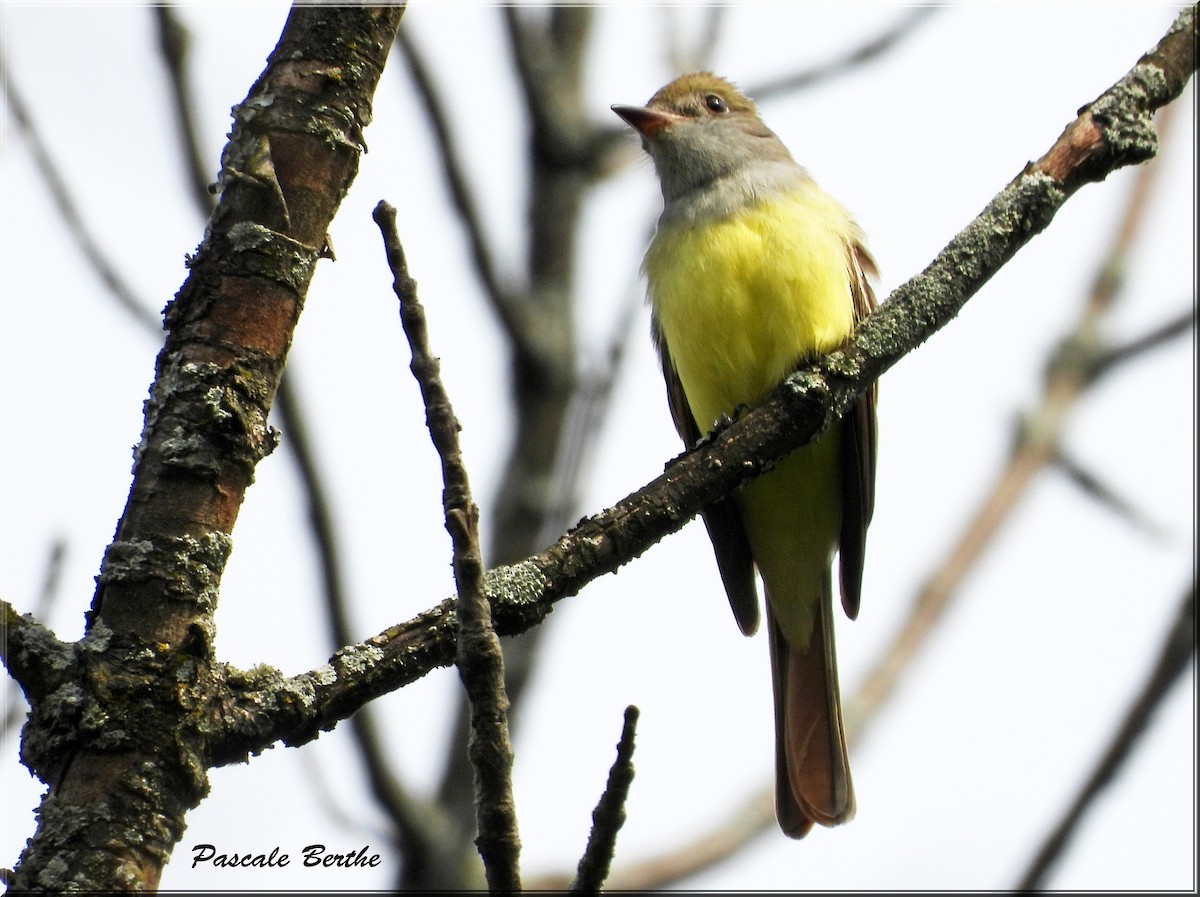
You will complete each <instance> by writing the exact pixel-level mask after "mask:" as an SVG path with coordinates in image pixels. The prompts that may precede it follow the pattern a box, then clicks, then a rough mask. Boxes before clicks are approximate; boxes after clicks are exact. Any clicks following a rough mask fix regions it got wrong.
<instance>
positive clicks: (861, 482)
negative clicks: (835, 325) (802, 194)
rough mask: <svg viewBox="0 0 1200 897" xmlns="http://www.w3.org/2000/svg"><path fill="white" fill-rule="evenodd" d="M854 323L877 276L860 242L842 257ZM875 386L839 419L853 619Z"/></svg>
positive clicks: (870, 498)
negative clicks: (872, 281)
mask: <svg viewBox="0 0 1200 897" xmlns="http://www.w3.org/2000/svg"><path fill="white" fill-rule="evenodd" d="M847 264H848V267H849V274H850V292H851V296H852V297H853V300H854V324H855V326H857V325H858V322H859V321H861V320H862V319H863V318H864V317H866V316H867V315H868V314H870V313H871V312H872V311H874V309H875V307H876V304H877V303H876V301H875V292H874V290H873V289H872V288H871V283H870V279H871V278H876V277H878V273H879V272H878V270H877V269H876V267H875V260H874V259H872V258H871V255H870V253H869V252H867V250H866V248H865V247H863V245H862V244H861V243H855V244H853V245H852V246H851V247H850V250H849V254H848V261H847ZM877 399H878V384H876V383H872V384H871V386H870V388H869V389H867V391H866V392H864V393H863V394H862V395H861V396H860V397H859V399H858V402H857V403H856V404H855V406H854V407H853V408H851V409H850V410H849V411H848V412H847V413H846V416H845V417H844V418H843V419H842V427H843V428H844V429H843V432H842V532H841V538H840V540H839V546H838V557H839V562H840V574H841V586H842V608H843V609H844V610H845V611H846V615H847V616H848V617H850V619H852V620H853V619H854V618H855V617H857V616H858V606H859V601H860V598H861V594H862V573H863V557H864V553H865V551H866V542H867V526H868V525H869V524H870V522H871V516H872V515H873V514H874V512H875V451H876V442H877V434H876V422H875V405H876V402H877Z"/></svg>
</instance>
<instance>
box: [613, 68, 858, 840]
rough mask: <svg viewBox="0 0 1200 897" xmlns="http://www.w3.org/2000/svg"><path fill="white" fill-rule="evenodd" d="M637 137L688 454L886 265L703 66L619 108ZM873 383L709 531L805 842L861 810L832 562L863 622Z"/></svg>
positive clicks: (663, 327) (652, 290) (784, 801)
mask: <svg viewBox="0 0 1200 897" xmlns="http://www.w3.org/2000/svg"><path fill="white" fill-rule="evenodd" d="M612 109H613V111H614V112H616V113H617V114H618V115H619V116H621V118H623V119H624V120H625V121H626V122H627V123H628V124H629V125H630V126H631V127H633V128H634V130H636V131H637V132H638V133H639V134H640V135H641V137H642V145H643V147H644V148H645V150H646V151H647V152H648V153H649V154H650V157H651V158H652V159H653V160H654V167H655V169H656V171H657V173H658V178H659V181H660V183H661V186H662V194H663V201H664V205H663V211H662V215H661V217H660V218H659V219H658V228H657V230H656V231H655V234H654V238H653V240H652V241H651V243H650V247H649V249H648V250H647V251H646V257H645V260H644V261H643V263H642V270H643V272H644V273H645V275H646V279H647V282H648V284H649V299H650V305H651V309H652V322H653V324H652V326H653V336H654V342H655V345H656V346H657V348H658V352H659V357H660V359H661V361H662V369H663V376H664V377H665V378H666V382H667V399H668V404H669V405H670V409H671V416H672V418H673V419H674V421H675V428H676V429H677V430H678V431H679V435H680V437H681V438H682V439H683V440H684V442H685V443H686V444H688V445H692V444H694V443H695V442H696V440H697V439H699V438H700V436H701V435H702V434H703V433H706V432H708V431H709V430H711V429H712V427H713V425H714V424H716V423H717V421H718V420H719V419H720V418H721V417H722V415H727V414H732V413H734V412H735V410H736V409H737V408H738V406H741V405H753V404H754V403H756V402H758V401H760V400H761V399H762V398H763V397H764V396H765V395H766V393H767V392H769V391H770V390H771V388H772V387H774V386H775V385H777V384H778V383H779V382H780V381H781V380H782V379H783V378H784V377H785V376H787V375H788V374H789V373H791V372H792V371H793V370H795V368H796V367H797V366H798V365H799V364H801V363H803V362H804V361H805V360H808V359H812V358H814V357H816V356H819V355H821V354H823V353H826V352H829V351H831V350H832V349H834V348H835V347H837V346H838V345H839V344H840V343H841V342H843V341H844V340H845V339H846V338H847V337H848V336H849V335H850V333H851V332H852V331H853V329H854V326H855V324H856V323H857V322H858V321H859V319H861V318H862V317H863V316H864V315H866V314H867V313H868V312H869V311H870V310H871V309H873V308H874V307H875V297H874V294H873V292H872V289H871V286H870V284H869V283H868V281H867V277H868V275H870V276H874V275H875V273H876V272H875V264H874V262H873V261H872V259H871V256H870V255H869V253H868V252H867V250H866V249H865V248H864V246H863V235H862V232H861V231H860V230H859V228H858V225H857V224H855V222H854V220H853V219H852V218H851V217H850V215H849V213H847V212H846V210H845V209H844V208H843V207H842V206H841V205H840V204H839V203H838V202H837V201H836V200H834V199H833V198H831V197H830V196H829V195H828V194H826V193H824V192H823V191H822V190H821V189H820V188H819V187H818V186H817V185H816V184H815V183H814V182H813V180H812V179H811V178H810V177H809V175H808V173H807V172H806V171H805V170H804V169H803V168H801V167H800V166H799V165H798V164H796V162H795V160H794V159H793V158H792V156H791V154H790V153H789V152H788V150H787V148H786V147H785V146H784V145H783V143H782V142H781V141H780V139H779V138H778V137H777V136H776V135H775V134H774V132H772V131H771V130H770V129H769V128H768V127H767V126H766V125H765V124H763V122H762V119H760V118H759V116H758V111H757V109H756V108H755V105H754V103H753V101H751V100H750V99H748V98H747V97H745V96H743V95H742V94H741V93H740V92H739V91H738V90H737V88H735V87H734V86H733V85H732V84H730V83H729V82H728V81H725V80H724V79H722V78H718V77H716V76H715V75H712V74H709V73H707V72H702V73H697V74H691V75H684V76H683V77H681V78H678V79H676V80H675V81H672V82H671V83H670V84H668V85H667V86H666V87H664V88H662V89H661V90H660V91H658V93H656V94H655V95H654V96H653V97H651V98H650V102H649V103H647V104H646V105H645V106H613V107H612ZM875 432H876V431H875V388H874V387H872V388H871V390H869V391H868V392H867V393H866V394H865V395H864V396H863V397H862V399H861V400H860V401H859V402H858V404H857V406H856V407H855V408H852V409H851V410H850V411H849V413H848V414H847V415H846V416H845V417H844V418H843V419H842V420H841V421H840V423H839V424H838V425H836V426H834V427H833V428H832V429H831V430H829V431H828V432H826V433H825V434H824V435H823V436H822V437H821V438H820V439H819V440H817V441H816V442H814V443H812V444H810V445H807V446H804V447H803V448H800V449H798V450H797V451H796V452H794V453H793V454H791V455H789V456H788V457H786V458H784V459H783V460H782V461H780V462H779V463H778V464H777V465H776V466H775V467H774V469H773V470H772V471H770V472H769V473H766V474H764V475H763V476H761V477H759V478H758V479H757V480H754V481H752V482H751V483H749V484H747V486H746V487H745V488H744V489H743V490H742V491H741V492H740V493H738V494H737V495H735V496H734V497H733V498H731V499H725V500H723V501H721V502H719V503H717V504H715V505H712V506H710V507H709V508H707V509H706V510H705V511H704V513H703V517H704V522H705V525H706V526H707V528H708V534H709V538H710V539H711V540H712V543H713V548H714V550H715V552H716V558H717V565H718V567H719V569H720V573H721V579H722V581H723V582H724V585H725V591H726V593H727V594H728V596H729V602H730V604H731V606H732V607H733V614H734V617H735V618H736V619H737V622H738V625H739V626H740V627H741V630H742V632H743V633H745V634H746V635H751V634H753V633H754V631H755V630H756V629H757V628H758V619H759V616H758V615H759V610H758V595H757V593H756V590H755V585H754V568H755V567H757V568H758V572H759V574H760V575H761V576H762V580H763V585H764V588H765V591H766V596H767V636H768V640H769V642H770V650H771V674H772V679H773V684H774V693H775V763H776V788H775V812H776V816H777V818H778V820H779V825H780V827H781V828H782V829H783V831H784V832H785V833H786V834H787V835H789V836H791V837H793V838H801V837H803V836H804V835H805V834H807V833H808V831H809V829H811V828H812V824H813V823H814V822H819V823H820V824H821V825H837V824H838V823H842V822H846V821H847V820H849V819H850V818H851V817H852V816H853V815H854V806H855V805H854V790H853V787H852V785H851V782H850V767H849V762H848V759H847V756H846V739H845V733H844V730H843V725H842V710H841V699H840V697H839V693H838V678H837V661H836V655H835V652H834V642H833V584H832V566H833V558H834V554H835V552H836V553H837V554H838V557H839V563H840V579H841V596H842V607H843V608H844V609H845V611H846V614H847V615H848V616H849V617H850V618H851V619H853V618H854V617H855V616H856V615H857V614H858V606H859V593H860V590H861V585H862V569H863V552H864V545H865V541H866V531H867V525H868V523H870V520H871V514H872V510H873V506H874V489H875V443H876V435H875Z"/></svg>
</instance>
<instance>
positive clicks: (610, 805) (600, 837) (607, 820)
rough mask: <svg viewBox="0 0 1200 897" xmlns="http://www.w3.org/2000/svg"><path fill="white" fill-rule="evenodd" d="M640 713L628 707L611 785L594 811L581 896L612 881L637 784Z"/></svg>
mask: <svg viewBox="0 0 1200 897" xmlns="http://www.w3.org/2000/svg"><path fill="white" fill-rule="evenodd" d="M639 714H640V711H639V710H638V709H637V708H636V707H634V706H632V705H631V706H629V707H626V708H625V725H624V726H622V728H621V740H620V741H618V742H617V759H616V760H614V761H613V765H612V769H610V770H609V772H608V784H607V785H606V786H605V787H604V793H603V794H602V795H601V796H600V802H599V803H598V804H596V809H595V810H594V811H593V812H592V832H591V835H589V837H588V843H587V848H586V849H585V850H584V852H583V857H582V858H581V859H580V860H579V869H578V872H577V874H576V876H575V881H574V882H573V883H572V885H571V890H572V891H575V892H581V893H587V894H590V893H598V892H599V891H600V890H601V889H602V888H603V887H604V881H605V879H606V878H608V870H609V867H610V866H611V865H612V859H613V853H614V852H615V851H616V849H617V832H619V831H620V830H621V826H622V825H624V824H625V801H626V800H628V799H629V786H630V785H632V784H633V738H634V735H635V733H636V732H637V721H638V715H639Z"/></svg>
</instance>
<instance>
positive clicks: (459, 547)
mask: <svg viewBox="0 0 1200 897" xmlns="http://www.w3.org/2000/svg"><path fill="white" fill-rule="evenodd" d="M374 217H375V221H376V223H377V224H378V225H379V229H380V231H381V232H382V233H383V237H384V244H385V246H386V249H387V258H388V264H389V266H390V267H391V270H392V275H393V277H394V280H395V283H394V288H395V291H396V295H397V297H399V299H400V320H401V322H402V324H403V326H404V334H405V336H407V337H408V342H409V346H410V347H411V349H412V365H411V368H412V372H413V376H414V377H416V379H417V382H418V383H419V384H420V387H421V397H422V398H423V399H424V402H425V422H426V424H427V426H428V427H429V433H430V436H431V437H432V438H433V444H434V446H435V447H436V448H437V452H438V456H439V457H440V458H441V461H442V478H443V481H444V484H445V487H444V489H443V493H442V496H443V498H442V504H443V508H444V511H445V515H446V529H447V530H449V532H450V537H451V540H452V541H453V544H454V580H455V584H456V585H457V587H458V601H457V605H456V609H457V612H458V650H457V654H456V658H455V662H456V664H457V666H458V671H459V676H460V678H461V679H462V682H463V686H464V688H465V690H466V693H467V697H468V698H469V700H470V702H471V740H470V745H469V749H468V752H469V754H470V757H471V762H472V764H473V765H474V767H475V786H476V819H477V822H478V826H479V834H478V836H477V837H476V839H475V844H476V846H477V847H478V848H479V855H480V857H481V858H482V859H483V864H484V870H485V873H486V875H487V880H488V886H489V888H490V890H492V891H493V892H496V891H519V890H520V889H521V875H520V870H519V866H518V860H519V857H520V850H521V841H520V836H519V835H518V832H517V817H516V809H515V804H514V801H513V794H512V764H513V752H512V745H511V744H510V742H509V737H508V717H507V714H508V698H507V697H506V695H505V691H504V660H503V655H502V653H501V651H500V641H499V639H498V638H497V637H496V632H495V629H494V628H493V627H492V612H491V606H490V605H489V604H488V600H487V595H486V592H485V590H484V585H483V558H482V556H481V554H480V551H479V535H478V524H479V508H478V507H477V506H476V505H475V503H474V502H473V501H472V500H471V488H470V483H469V481H468V478H467V470H466V466H465V465H464V464H463V460H462V454H461V452H460V450H459V445H458V431H459V429H460V426H459V423H458V419H457V418H456V417H455V415H454V409H453V407H452V406H451V404H450V398H449V396H448V395H447V394H446V390H445V388H444V387H443V386H442V381H441V376H440V372H439V368H440V365H439V363H438V360H437V358H435V357H434V355H433V353H432V352H431V351H430V350H429V339H428V331H427V328H426V322H425V311H424V309H423V308H422V307H421V304H420V302H419V301H418V299H417V290H416V282H415V281H414V280H413V279H412V277H411V276H409V273H408V266H407V264H406V262H405V259H404V250H403V248H402V246H401V245H400V240H399V237H398V236H397V234H396V210H395V209H394V208H393V207H391V206H389V205H388V204H386V203H383V202H381V203H379V204H378V205H377V206H376V207H375V215H374Z"/></svg>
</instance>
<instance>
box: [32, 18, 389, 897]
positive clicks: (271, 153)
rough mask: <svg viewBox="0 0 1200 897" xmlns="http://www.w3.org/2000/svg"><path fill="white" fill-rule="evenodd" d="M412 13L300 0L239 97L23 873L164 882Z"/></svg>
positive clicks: (202, 763) (60, 883)
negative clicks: (368, 137)
mask: <svg viewBox="0 0 1200 897" xmlns="http://www.w3.org/2000/svg"><path fill="white" fill-rule="evenodd" d="M401 14H402V9H400V8H397V7H388V8H383V9H362V8H357V9H348V10H339V9H331V8H320V9H316V8H312V9H304V8H297V9H294V10H293V11H292V13H291V15H290V16H289V18H288V21H287V24H286V25H285V27H284V31H283V35H282V37H281V39H280V42H279V44H278V45H277V47H276V49H275V51H274V52H273V53H272V55H271V57H270V59H269V61H268V65H267V68H266V70H265V71H264V73H263V75H262V76H261V77H260V79H259V81H258V82H257V83H256V85H255V86H254V88H253V89H252V90H251V93H250V96H249V98H248V99H247V101H246V102H245V103H243V104H242V105H240V106H239V107H237V108H236V110H235V119H236V121H235V125H234V129H233V133H232V136H231V141H230V143H229V145H228V146H227V147H226V151H225V153H224V155H223V157H222V163H223V171H222V186H223V192H222V196H221V200H220V203H219V205H218V208H217V210H216V212H215V213H214V215H213V217H212V219H211V220H210V226H209V229H208V231H207V233H206V236H205V241H204V242H203V243H202V244H201V246H200V249H199V250H198V252H197V254H196V256H195V257H193V258H192V259H191V260H190V264H189V267H190V269H191V270H190V274H189V277H188V280H187V281H186V282H185V283H184V285H183V287H182V288H181V289H180V291H179V293H178V294H177V295H176V297H175V299H174V300H173V301H172V303H171V305H170V306H169V308H168V311H167V314H166V324H167V326H168V328H169V334H168V336H167V340H166V344H165V346H164V348H163V349H162V351H161V353H160V354H159V358H158V366H157V370H156V378H155V382H154V384H153V386H152V387H151V395H150V399H149V401H148V402H147V404H146V423H145V428H144V430H143V435H142V440H141V443H140V444H139V446H138V448H137V450H136V453H135V467H134V480H133V484H132V486H131V489H130V495H129V500H128V503H127V505H126V509H125V512H124V514H123V515H122V517H121V521H120V523H119V524H118V530H117V534H116V537H115V540H114V542H113V543H112V544H111V545H110V546H109V549H108V551H107V552H106V555H105V559H104V563H103V565H102V567H101V573H100V576H99V577H97V584H98V588H97V592H96V596H95V598H94V599H93V604H92V608H91V611H90V612H89V614H88V617H87V631H86V634H85V636H84V639H83V641H82V642H81V643H80V645H81V646H82V647H81V648H80V650H79V659H78V664H77V665H76V666H74V667H73V669H72V674H73V679H72V682H71V683H70V684H69V686H70V687H64V688H61V689H57V690H56V691H55V692H52V693H50V694H48V695H46V696H44V697H43V699H42V700H40V701H36V702H35V703H34V707H33V713H32V716H31V720H30V723H29V724H28V726H27V729H26V735H27V737H26V739H25V747H26V751H25V754H24V755H23V758H22V759H23V760H24V762H25V763H26V764H27V765H28V766H29V767H30V769H31V770H33V771H34V772H35V773H36V774H37V775H38V776H39V777H40V778H42V779H43V780H44V781H46V782H47V783H48V784H49V785H50V789H49V791H48V793H47V795H46V797H45V798H44V799H43V802H42V805H41V807H40V809H39V811H38V812H39V817H40V822H39V826H38V829H37V832H36V833H35V835H34V837H33V838H32V839H30V841H29V843H28V845H27V847H26V849H25V851H24V852H23V853H22V855H21V860H20V862H19V864H18V866H17V868H16V869H15V870H14V887H16V888H18V889H23V890H24V889H35V890H52V891H67V890H84V889H93V890H113V889H153V888H155V887H156V886H157V883H158V881H159V877H160V875H161V872H162V867H163V865H164V864H165V863H166V861H167V858H168V857H169V856H170V852H171V849H172V847H173V846H174V844H175V843H177V842H178V840H179V838H180V837H181V836H182V833H183V826H184V824H183V819H184V816H185V814H186V811H187V810H188V809H190V808H191V807H193V806H195V805H196V803H197V802H198V801H199V800H200V799H201V798H202V796H203V795H204V794H205V793H206V792H207V787H208V785H207V777H206V769H207V758H206V757H205V756H204V750H203V746H204V733H205V732H206V731H207V728H208V725H209V724H210V721H211V719H210V715H209V711H211V710H212V707H211V706H210V704H209V700H210V699H212V698H213V697H214V693H213V692H212V691H210V690H209V689H210V686H212V685H213V683H214V681H216V680H215V677H213V675H212V672H213V667H212V658H213V648H212V634H213V626H212V616H213V613H214V611H215V608H216V600H217V594H218V586H219V583H220V579H221V575H222V572H223V570H224V564H225V560H226V558H227V557H228V553H229V548H230V545H231V541H230V535H229V534H230V532H231V530H232V527H233V524H234V521H235V520H236V518H237V514H238V510H239V509H240V506H241V502H242V499H243V496H244V494H245V489H246V487H247V486H248V485H249V482H250V480H251V478H252V475H253V470H254V466H255V464H256V463H257V461H258V460H259V459H260V458H262V457H263V456H264V455H265V454H266V453H267V452H269V451H270V450H271V448H272V447H273V444H274V435H273V433H272V431H271V430H270V429H269V428H268V427H267V425H266V417H267V413H268V411H269V409H270V406H271V402H272V399H273V397H274V394H275V391H276V388H277V386H278V381H279V376H280V372H281V371H282V368H283V363H284V359H285V357H286V354H287V349H288V346H289V345H290V342H291V333H292V328H293V327H294V326H295V323H296V320H297V318H298V316H299V313H300V309H301V307H302V305H303V299H304V296H305V293H306V291H307V288H308V283H309V281H310V279H311V277H312V273H313V268H314V265H315V263H316V260H317V258H318V257H320V256H321V255H322V254H323V247H324V235H325V231H326V229H327V227H328V225H329V222H330V221H331V220H332V217H333V214H334V212H335V211H336V209H337V207H338V205H339V203H340V202H341V199H342V197H343V196H344V195H345V191H346V190H347V189H348V187H349V184H350V182H351V181H352V180H353V178H354V175H355V174H356V172H357V165H358V155H359V153H360V152H361V150H362V129H363V128H364V127H365V126H366V123H367V122H368V121H369V120H370V107H371V96H372V93H373V91H374V88H375V85H376V83H377V82H378V78H379V74H380V72H381V71H382V67H383V63H384V61H385V59H386V50H387V48H388V47H389V46H390V44H391V40H392V37H393V35H394V32H395V28H396V27H397V25H398V23H399V19H400V16H401ZM264 95H265V96H269V98H270V100H269V102H263V101H262V99H263V96H264ZM216 703H218V704H219V701H217V702H216ZM114 705H115V706H119V707H120V708H121V712H120V713H119V714H118V713H111V712H110V711H111V709H112V708H113V706H114ZM131 833H136V836H134V835H133V834H131Z"/></svg>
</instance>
